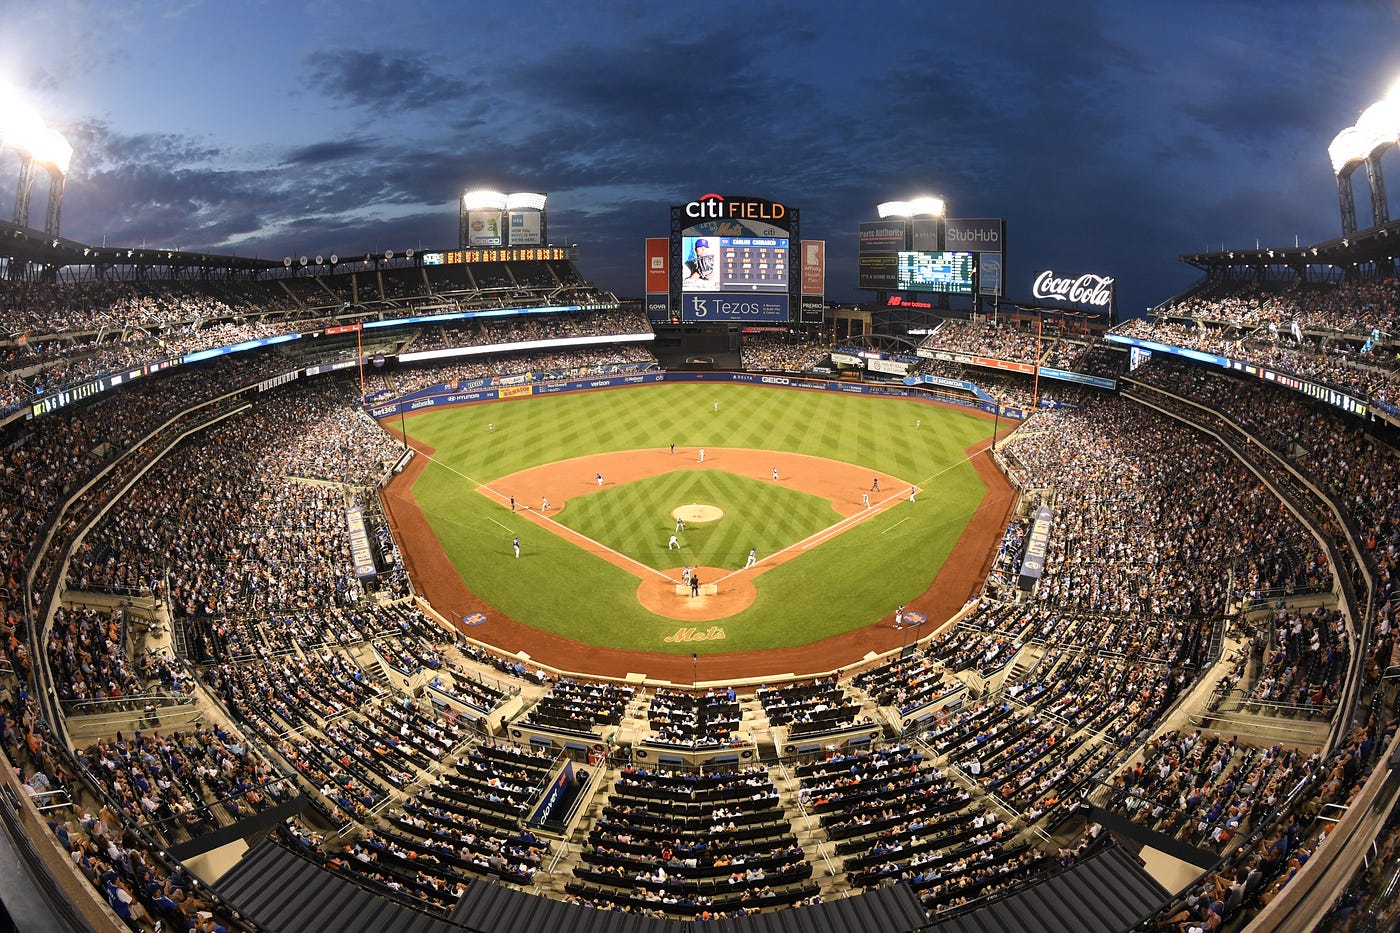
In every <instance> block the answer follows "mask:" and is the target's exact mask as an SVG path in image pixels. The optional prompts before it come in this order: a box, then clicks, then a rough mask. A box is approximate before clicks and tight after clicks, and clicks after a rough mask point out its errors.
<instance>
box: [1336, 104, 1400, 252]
mask: <svg viewBox="0 0 1400 933" xmlns="http://www.w3.org/2000/svg"><path fill="white" fill-rule="evenodd" d="M1397 140H1400V83H1397V84H1396V85H1395V86H1393V87H1392V88H1391V89H1390V93H1388V94H1387V95H1386V96H1385V97H1384V98H1383V99H1381V100H1379V101H1376V102H1375V103H1374V104H1372V105H1371V106H1369V107H1367V108H1366V109H1365V110H1364V111H1363V112H1362V114H1361V116H1360V117H1359V118H1358V119H1357V121H1356V122H1355V123H1354V124H1352V125H1351V126H1349V127H1347V128H1346V129H1344V130H1342V131H1341V132H1340V133H1338V134H1337V135H1336V136H1335V137H1334V138H1333V140H1332V143H1331V145H1329V146H1328V147H1327V155H1328V157H1329V158H1330V159H1331V161H1332V171H1333V173H1334V174H1335V175H1336V176H1337V200H1338V203H1339V205H1340V207H1341V212H1342V235H1343V236H1350V235H1351V234H1353V233H1355V232H1356V199H1355V194H1354V192H1353V190H1352V177H1353V176H1354V175H1355V174H1356V168H1357V166H1359V165H1365V166H1366V180H1367V181H1368V182H1369V184H1370V187H1371V221H1372V225H1373V226H1377V227H1379V226H1381V225H1382V224H1385V223H1388V222H1389V221H1390V207H1389V202H1388V201H1387V199H1386V194H1385V176H1384V175H1383V174H1382V173H1381V156H1382V155H1383V154H1384V152H1385V151H1386V150H1387V149H1389V148H1390V147H1392V146H1394V145H1395V144H1396V142H1397Z"/></svg>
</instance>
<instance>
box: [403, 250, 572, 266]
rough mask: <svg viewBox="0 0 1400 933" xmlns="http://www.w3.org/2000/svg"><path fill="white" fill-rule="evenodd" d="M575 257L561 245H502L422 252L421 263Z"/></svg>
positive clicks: (426, 264)
mask: <svg viewBox="0 0 1400 933" xmlns="http://www.w3.org/2000/svg"><path fill="white" fill-rule="evenodd" d="M577 258H578V256H577V255H575V250H573V249H571V248H567V247H563V246H503V247H485V248H479V249H454V250H448V251H446V252H440V253H424V254H423V265H425V266H455V265H460V264H462V263H468V262H539V261H541V260H563V259H577Z"/></svg>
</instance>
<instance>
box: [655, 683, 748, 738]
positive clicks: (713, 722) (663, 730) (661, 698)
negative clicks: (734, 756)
mask: <svg viewBox="0 0 1400 933" xmlns="http://www.w3.org/2000/svg"><path fill="white" fill-rule="evenodd" d="M742 718H743V714H742V713H741V712H740V710H739V701H738V699H737V697H736V695H735V692H734V690H732V689H730V690H707V691H706V692H705V693H703V694H697V693H689V692H686V691H684V690H666V689H664V688H657V690H656V692H655V693H653V694H652V697H651V703H650V705H649V706H648V707H647V723H648V724H649V725H650V726H651V729H652V734H651V736H650V737H649V738H648V739H647V742H648V744H652V745H660V746H665V745H672V746H680V747H683V748H719V747H721V746H724V745H733V744H739V743H742V742H743V739H742V737H741V736H740V735H739V722H740V720H741V719H742Z"/></svg>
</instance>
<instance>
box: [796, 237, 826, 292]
mask: <svg viewBox="0 0 1400 933" xmlns="http://www.w3.org/2000/svg"><path fill="white" fill-rule="evenodd" d="M802 294H804V295H825V294H826V240H803V241H802Z"/></svg>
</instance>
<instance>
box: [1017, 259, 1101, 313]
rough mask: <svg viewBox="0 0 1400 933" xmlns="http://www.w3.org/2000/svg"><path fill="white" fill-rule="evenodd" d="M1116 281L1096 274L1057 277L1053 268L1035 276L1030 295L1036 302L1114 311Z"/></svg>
mask: <svg viewBox="0 0 1400 933" xmlns="http://www.w3.org/2000/svg"><path fill="white" fill-rule="evenodd" d="M1114 282H1115V280H1114V278H1113V276H1111V275H1095V274H1094V273H1092V272H1086V273H1084V274H1082V275H1056V274H1055V271H1054V270H1053V269H1046V270H1045V271H1044V272H1042V273H1040V275H1037V276H1036V277H1035V284H1034V285H1032V286H1031V294H1032V295H1033V296H1034V297H1035V299H1036V300H1037V301H1055V302H1059V303H1060V304H1067V305H1074V306H1076V307H1080V308H1094V309H1096V310H1100V311H1111V310H1112V309H1113V307H1114V304H1113V286H1114Z"/></svg>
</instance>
